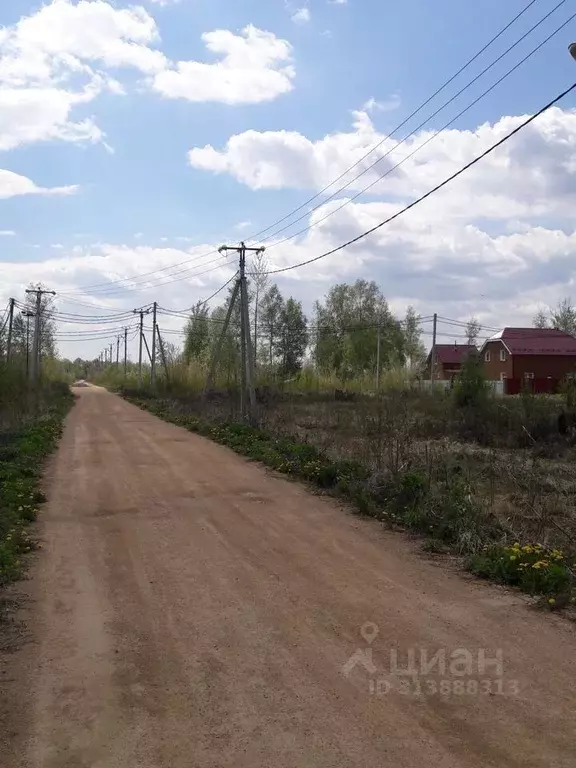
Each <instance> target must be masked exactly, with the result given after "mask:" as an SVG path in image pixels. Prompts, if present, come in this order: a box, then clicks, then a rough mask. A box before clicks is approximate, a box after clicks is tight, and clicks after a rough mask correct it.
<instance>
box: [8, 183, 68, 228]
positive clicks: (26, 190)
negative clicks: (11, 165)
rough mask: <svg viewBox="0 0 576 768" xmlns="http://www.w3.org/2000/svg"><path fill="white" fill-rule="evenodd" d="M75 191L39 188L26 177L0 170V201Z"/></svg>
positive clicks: (61, 188) (66, 193) (58, 188)
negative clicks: (21, 196) (23, 196)
mask: <svg viewBox="0 0 576 768" xmlns="http://www.w3.org/2000/svg"><path fill="white" fill-rule="evenodd" d="M77 191H78V187H77V186H68V187H39V186H37V185H36V184H35V183H34V182H33V181H31V180H30V179H28V178H27V177H26V176H20V175H19V174H17V173H12V171H6V170H0V200H6V199H7V198H9V197H17V196H20V195H73V194H74V193H75V192H77ZM3 234H14V233H13V232H9V233H3Z"/></svg>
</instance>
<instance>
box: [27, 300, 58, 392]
mask: <svg viewBox="0 0 576 768" xmlns="http://www.w3.org/2000/svg"><path fill="white" fill-rule="evenodd" d="M26 293H35V294H36V311H35V313H34V320H35V322H34V342H33V344H32V365H31V366H30V375H31V377H32V380H33V381H34V382H35V383H36V382H38V379H39V378H40V367H41V366H40V364H41V358H42V340H41V333H42V317H41V315H42V296H44V294H50V295H51V296H56V291H45V290H43V289H42V288H27V289H26Z"/></svg>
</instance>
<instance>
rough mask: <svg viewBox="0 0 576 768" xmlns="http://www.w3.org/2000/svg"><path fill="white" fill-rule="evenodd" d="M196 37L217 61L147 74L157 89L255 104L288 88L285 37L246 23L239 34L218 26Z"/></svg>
mask: <svg viewBox="0 0 576 768" xmlns="http://www.w3.org/2000/svg"><path fill="white" fill-rule="evenodd" d="M202 39H203V40H204V42H205V44H206V47H207V48H208V50H209V51H210V52H211V53H214V54H217V55H220V56H221V60H220V61H217V62H215V63H210V64H208V63H205V62H200V61H179V62H177V63H176V64H175V66H174V67H173V68H168V69H164V70H163V71H162V72H159V73H157V74H156V75H155V77H154V78H153V79H152V81H151V82H152V87H153V88H154V89H155V90H156V91H157V92H158V93H160V94H161V95H162V96H164V97H165V98H170V99H187V100H189V101H220V102H223V103H225V104H251V103H252V104H256V103H258V102H263V101H270V100H271V99H274V98H276V97H277V96H279V95H281V94H283V93H287V92H288V91H291V90H292V88H293V83H292V81H293V79H294V76H295V70H294V67H293V65H292V64H291V63H290V62H291V52H292V47H291V45H290V43H288V42H287V41H286V40H281V39H279V38H277V37H276V36H275V35H273V34H272V33H271V32H264V31H262V30H260V29H257V28H256V27H254V26H252V25H249V26H247V27H245V28H244V29H243V30H242V32H241V34H240V35H235V34H234V33H232V32H230V31H228V30H224V29H220V30H215V31H214V32H207V33H205V34H204V35H202Z"/></svg>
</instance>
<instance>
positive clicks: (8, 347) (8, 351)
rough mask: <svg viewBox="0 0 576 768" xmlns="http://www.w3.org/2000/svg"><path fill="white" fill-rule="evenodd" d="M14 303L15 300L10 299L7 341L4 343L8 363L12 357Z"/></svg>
mask: <svg viewBox="0 0 576 768" xmlns="http://www.w3.org/2000/svg"><path fill="white" fill-rule="evenodd" d="M14 303H15V299H10V310H9V315H8V341H7V343H6V362H7V363H9V362H10V357H11V355H12V328H13V326H14Z"/></svg>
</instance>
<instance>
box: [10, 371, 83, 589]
mask: <svg viewBox="0 0 576 768" xmlns="http://www.w3.org/2000/svg"><path fill="white" fill-rule="evenodd" d="M73 400H74V398H73V395H72V393H71V392H70V388H69V386H68V384H66V383H64V382H62V381H58V380H52V379H50V378H47V377H44V378H43V379H42V381H41V382H40V384H39V385H38V386H37V387H35V388H31V387H29V386H28V382H27V379H26V376H25V372H24V371H23V370H20V369H19V367H18V366H10V367H8V366H6V364H5V363H3V362H0V588H1V587H3V586H5V585H6V584H8V583H9V582H11V581H14V580H15V579H17V578H18V577H19V576H20V575H21V574H22V571H23V568H24V565H25V556H26V554H27V553H29V552H30V551H31V550H32V549H34V546H35V544H34V540H33V538H32V537H31V536H30V534H29V529H30V525H31V523H32V522H33V521H34V520H35V518H36V515H37V512H38V509H39V506H40V505H41V504H42V502H43V501H44V497H43V495H42V493H41V491H40V480H41V474H42V470H43V464H44V460H45V459H46V457H47V456H48V455H49V454H50V453H51V452H52V451H53V449H54V448H55V446H56V444H57V441H58V439H59V437H60V434H61V430H62V423H63V420H64V417H65V416H66V413H67V412H68V410H69V408H70V407H71V405H72V403H73Z"/></svg>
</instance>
